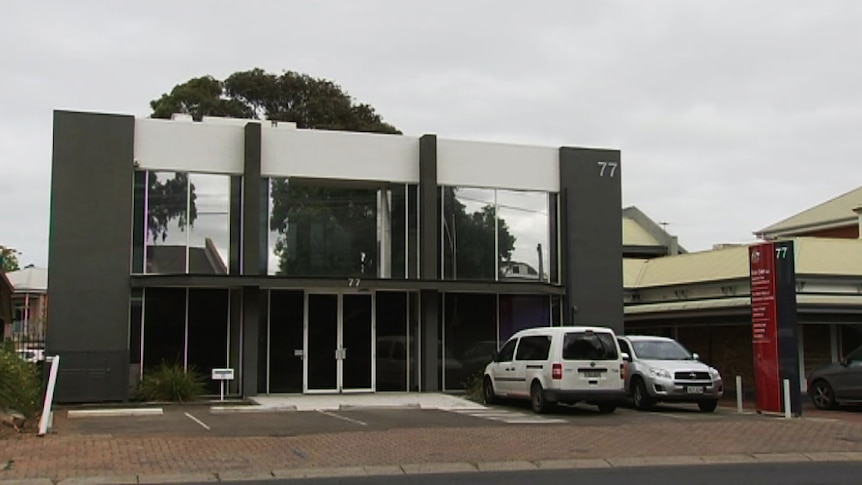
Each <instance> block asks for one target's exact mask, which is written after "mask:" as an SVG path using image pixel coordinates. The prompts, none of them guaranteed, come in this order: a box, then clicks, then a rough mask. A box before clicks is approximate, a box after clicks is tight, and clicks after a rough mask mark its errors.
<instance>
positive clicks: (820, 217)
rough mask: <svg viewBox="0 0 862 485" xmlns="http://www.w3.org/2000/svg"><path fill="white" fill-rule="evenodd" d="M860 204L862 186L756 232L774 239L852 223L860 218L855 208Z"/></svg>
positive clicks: (758, 234) (861, 200) (762, 236)
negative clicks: (854, 210)
mask: <svg viewBox="0 0 862 485" xmlns="http://www.w3.org/2000/svg"><path fill="white" fill-rule="evenodd" d="M859 206H862V187H859V188H857V189H854V190H851V191H850V192H847V193H845V194H842V195H839V196H838V197H835V198H834V199H831V200H828V201H826V202H823V203H822V204H819V205H816V206H814V207H812V208H810V209H806V210H804V211H802V212H800V213H798V214H796V215H793V216H790V217H788V218H787V219H784V220H783V221H780V222H777V223H775V224H773V225H771V226H769V227H765V228H763V229H761V230H759V231H757V232H756V233H755V234H756V235H757V236H758V237H760V238H765V239H774V238H776V237H782V236H785V237H787V236H795V235H799V234H803V233H806V232H811V231H814V230H818V229H824V228H829V227H835V226H843V225H847V224H852V223H853V222H854V221H856V220H858V219H857V217H858V216H857V215H856V213H854V212H853V209H855V208H856V207H859Z"/></svg>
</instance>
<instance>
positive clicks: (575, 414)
mask: <svg viewBox="0 0 862 485" xmlns="http://www.w3.org/2000/svg"><path fill="white" fill-rule="evenodd" d="M735 419H749V420H750V419H763V418H761V417H759V416H752V415H739V414H737V413H736V411H735V410H733V409H728V408H719V409H718V410H716V412H714V413H701V412H699V411H698V410H697V407H696V406H691V405H681V406H660V407H657V408H656V409H655V410H654V411H652V412H647V413H645V412H640V411H635V410H633V409H628V408H624V407H621V408H618V409H617V411H616V412H614V413H613V414H601V413H599V412H598V411H597V409H596V408H595V406H586V405H584V406H575V407H560V408H558V409H556V410H555V412H553V413H550V414H543V415H536V414H534V413H533V412H532V411H531V410H530V409H529V407H528V406H526V405H518V404H514V405H502V406H493V407H490V408H489V409H485V410H460V411H443V410H429V409H369V408H365V409H343V410H332V411H284V412H253V413H224V414H214V413H211V412H210V410H209V408H208V407H206V406H167V407H165V409H164V414H163V415H158V416H135V417H97V418H68V417H66V416H65V413H60V415H59V416H57V417H55V427H57V428H58V429H62V430H63V431H64V432H66V433H76V434H114V435H130V436H135V435H137V436H159V435H161V436H189V437H192V436H301V435H308V434H316V433H338V432H347V431H380V430H389V429H399V428H401V429H406V428H442V427H445V428H465V427H484V426H511V425H518V424H581V425H598V426H626V425H631V424H639V423H648V422H656V420H660V421H661V420H665V421H668V422H672V421H677V422H698V421H715V420H735Z"/></svg>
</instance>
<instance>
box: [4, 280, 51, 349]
mask: <svg viewBox="0 0 862 485" xmlns="http://www.w3.org/2000/svg"><path fill="white" fill-rule="evenodd" d="M6 276H7V277H8V278H9V282H10V283H11V284H12V288H13V292H12V331H11V332H10V334H9V336H11V338H12V339H14V340H16V341H18V342H21V343H28V344H33V345H44V343H45V333H46V331H47V329H48V270H47V269H46V268H37V267H33V266H29V267H26V268H23V269H20V270H18V271H12V272H9V273H6Z"/></svg>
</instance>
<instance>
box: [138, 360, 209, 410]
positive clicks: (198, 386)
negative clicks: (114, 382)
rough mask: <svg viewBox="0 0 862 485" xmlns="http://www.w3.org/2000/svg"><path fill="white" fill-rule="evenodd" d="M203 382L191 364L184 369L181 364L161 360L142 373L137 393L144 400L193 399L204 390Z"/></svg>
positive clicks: (201, 375) (202, 378)
mask: <svg viewBox="0 0 862 485" xmlns="http://www.w3.org/2000/svg"><path fill="white" fill-rule="evenodd" d="M204 382H205V378H204V376H203V374H201V373H200V372H198V371H197V369H195V368H194V367H193V366H189V368H188V369H184V368H183V366H182V364H168V363H167V362H162V363H161V364H159V366H158V367H156V368H155V369H152V370H150V371H148V372H147V373H145V374H144V378H143V380H142V381H141V384H140V387H139V388H138V395H139V396H140V398H141V399H143V400H145V401H175V402H188V401H194V400H195V399H198V398H199V397H200V396H201V395H202V394H203V393H204V391H206V385H205V384H204Z"/></svg>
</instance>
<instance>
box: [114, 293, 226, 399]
mask: <svg viewBox="0 0 862 485" xmlns="http://www.w3.org/2000/svg"><path fill="white" fill-rule="evenodd" d="M230 300H231V297H230V292H229V290H227V289H208V288H204V289H189V288H147V289H145V290H143V291H142V292H136V293H134V294H133V299H132V306H131V324H130V338H129V342H130V352H129V354H130V362H131V363H132V364H133V365H135V366H137V369H139V373H140V374H142V375H144V376H145V375H146V374H147V372H148V371H151V370H152V369H153V368H155V367H156V366H158V365H160V364H162V363H167V364H176V365H180V366H182V367H183V368H185V369H187V370H195V371H197V372H199V373H200V374H201V375H202V376H203V377H204V381H205V382H206V387H207V392H208V393H211V394H217V393H218V392H219V385H218V383H217V382H214V381H212V380H211V379H210V375H211V372H212V369H214V368H223V367H231V360H232V359H231V353H232V351H233V354H234V359H233V364H234V365H233V367H236V363H237V362H238V360H237V354H238V348H237V346H238V341H237V339H238V334H237V332H235V331H234V332H232V331H231V328H230V327H231V326H230V323H229V322H230V320H231V319H230ZM232 387H233V389H234V391H235V390H236V384H232Z"/></svg>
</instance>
